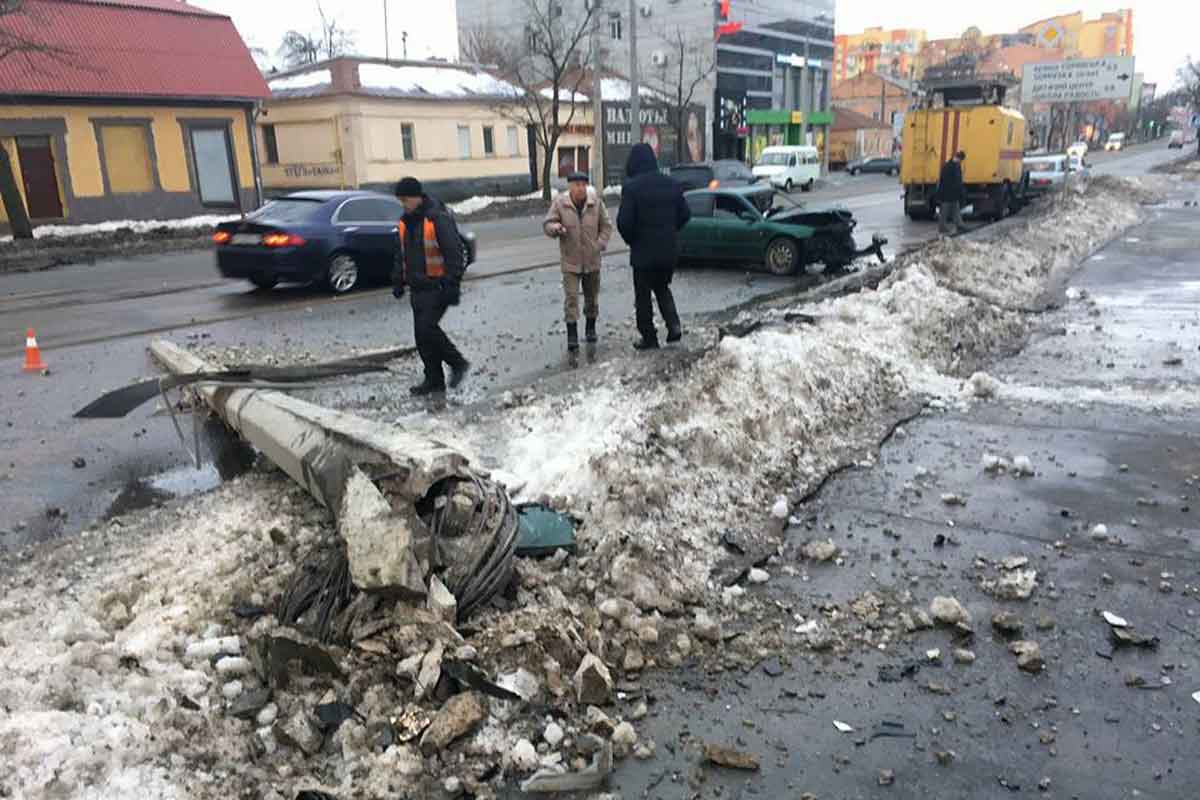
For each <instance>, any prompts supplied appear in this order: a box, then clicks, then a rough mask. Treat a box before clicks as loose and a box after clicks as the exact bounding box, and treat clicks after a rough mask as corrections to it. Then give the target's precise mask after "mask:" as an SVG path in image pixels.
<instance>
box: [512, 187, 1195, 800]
mask: <svg viewBox="0 0 1200 800" xmlns="http://www.w3.org/2000/svg"><path fill="white" fill-rule="evenodd" d="M1192 192H1193V193H1194V195H1195V196H1196V199H1200V188H1198V187H1197V185H1195V184H1193V189H1192ZM1072 285H1073V286H1077V287H1080V288H1082V289H1085V290H1086V291H1087V292H1088V293H1090V295H1091V296H1092V297H1093V298H1094V299H1095V300H1096V301H1097V303H1096V306H1095V307H1094V308H1095V311H1096V313H1093V307H1092V306H1090V305H1088V304H1086V303H1078V302H1076V303H1069V304H1066V305H1065V307H1064V308H1062V309H1061V310H1057V311H1052V312H1050V313H1048V314H1046V315H1044V317H1043V318H1042V319H1041V321H1040V324H1039V325H1038V326H1037V331H1036V332H1035V334H1034V336H1033V338H1032V341H1031V342H1030V344H1029V346H1028V347H1027V348H1026V349H1025V350H1024V351H1023V352H1022V353H1020V354H1019V355H1016V356H1014V357H1013V358H1011V359H1008V360H1005V361H1003V362H1001V363H999V364H997V365H996V366H995V367H994V368H993V370H992V373H993V374H994V375H995V376H996V377H998V378H1000V379H1001V380H1002V381H1004V382H1005V383H1006V384H1009V385H1010V386H1011V387H1024V386H1033V387H1037V390H1036V392H1035V391H1033V390H1016V389H1014V391H1015V393H1016V394H1017V396H1018V397H1022V396H1035V395H1036V396H1041V397H1044V398H1047V399H1049V400H1050V402H1038V403H1030V402H1025V401H1022V400H1020V399H1018V400H1016V401H1006V400H1000V401H996V402H991V403H986V404H981V405H977V406H975V407H974V408H973V409H972V410H971V411H969V412H962V411H930V412H928V413H926V414H924V415H922V416H920V417H919V418H917V419H916V420H914V421H911V422H910V423H908V424H906V425H904V426H903V428H902V431H901V432H900V433H897V434H895V435H893V436H892V437H891V438H890V439H889V441H888V442H887V443H886V444H885V446H884V447H883V449H882V451H881V453H880V455H879V458H878V461H877V463H875V464H874V465H872V466H868V467H856V468H853V469H851V470H850V471H848V472H846V473H843V474H842V475H840V476H838V477H836V478H834V479H833V480H831V481H830V482H829V483H828V484H827V485H826V486H825V487H824V489H823V490H822V491H821V493H820V494H819V495H818V496H817V497H816V498H815V499H813V500H812V501H810V502H809V503H807V504H805V505H804V506H803V507H801V508H800V509H798V510H797V511H796V512H795V516H796V517H798V518H799V519H802V520H804V522H803V524H800V525H796V526H794V527H793V528H791V529H789V531H788V535H787V543H786V545H785V550H784V554H783V557H782V559H781V564H777V565H774V566H769V567H768V570H769V571H771V572H772V574H773V575H774V576H775V577H773V578H772V580H771V581H770V582H769V583H768V584H766V585H765V586H763V587H752V588H751V589H750V591H751V592H756V593H765V594H766V595H767V596H768V597H769V598H770V599H771V600H774V601H776V602H777V603H779V607H781V608H783V609H785V610H786V612H787V614H785V615H784V616H783V617H782V618H781V619H780V621H779V622H780V625H782V626H786V627H788V628H791V627H792V626H793V625H794V624H795V623H794V620H793V619H792V618H791V616H790V614H792V613H798V614H801V615H803V616H804V617H805V618H809V619H812V618H817V619H821V618H822V616H821V612H820V610H819V609H820V606H821V605H822V604H823V603H826V602H835V603H845V602H847V601H850V600H853V599H856V598H859V597H860V596H862V595H863V593H864V592H867V591H872V592H874V593H876V594H877V595H879V596H881V597H885V598H890V599H894V598H897V597H901V596H903V594H904V593H905V592H909V593H911V601H910V603H909V605H911V606H913V607H920V608H928V604H929V601H930V600H931V598H932V597H933V596H936V595H950V596H954V597H957V598H958V599H960V600H961V602H962V603H963V604H964V606H965V607H966V608H967V610H968V611H969V612H970V613H971V615H972V617H973V620H974V630H975V636H974V638H973V640H969V641H964V640H961V639H959V638H958V637H956V636H955V635H953V634H952V633H951V632H950V631H948V630H946V629H935V630H929V631H924V632H920V633H917V634H914V635H912V636H908V637H904V638H902V639H900V640H899V641H898V642H893V643H892V644H891V645H889V646H888V647H887V648H886V649H883V650H880V649H875V648H867V647H859V648H857V650H851V652H849V653H846V654H841V655H832V654H826V655H821V654H817V653H813V652H811V651H809V650H808V648H806V647H801V648H797V649H796V650H795V651H793V652H791V653H785V654H784V655H783V656H782V658H781V659H780V662H781V666H782V672H781V673H779V672H778V671H777V666H776V665H775V664H772V665H771V669H772V671H775V672H776V673H777V674H775V676H774V677H772V676H771V675H768V674H767V671H766V668H765V666H766V664H765V662H764V668H756V669H752V670H749V671H742V670H732V671H723V672H704V671H701V670H700V669H698V668H697V666H696V665H694V664H693V665H691V668H690V669H685V671H684V672H683V673H682V674H680V673H670V674H668V675H665V676H654V677H648V678H646V679H644V680H643V686H644V689H645V691H646V692H648V693H649V694H650V696H651V697H652V699H653V700H654V701H655V702H653V703H652V704H651V706H650V707H651V709H652V710H651V715H650V717H648V718H647V720H645V721H643V722H640V723H638V731H639V735H640V740H641V741H643V742H645V741H647V740H652V741H653V742H654V743H655V745H656V749H657V757H656V758H654V759H652V760H650V761H647V762H638V761H635V760H632V759H630V760H628V761H626V762H623V763H622V764H619V765H618V767H617V770H616V771H615V772H614V774H613V776H612V779H611V783H610V788H611V789H613V790H616V791H618V792H620V794H621V796H623V797H645V798H656V799H658V798H661V799H662V800H674V799H675V798H693V797H697V798H701V797H702V798H800V797H806V796H809V794H806V793H810V794H811V796H813V797H816V798H819V799H820V800H830V799H834V800H860V799H861V800H866V799H867V798H887V797H894V798H912V799H913V800H916V799H917V798H922V799H924V798H954V799H955V800H957V799H958V798H971V799H972V800H983V799H984V798H987V799H989V800H990V799H992V798H1009V797H1046V798H1061V799H1064V800H1065V799H1066V798H1079V799H1080V800H1117V799H1118V798H1122V799H1123V798H1146V799H1148V800H1192V798H1195V797H1196V796H1197V788H1196V787H1197V785H1200V765H1198V764H1197V762H1196V758H1195V743H1196V740H1197V736H1198V735H1200V702H1198V701H1197V700H1195V699H1193V697H1192V694H1193V693H1194V692H1200V522H1198V520H1200V517H1198V516H1197V515H1200V421H1198V419H1197V416H1196V413H1195V411H1196V408H1197V406H1198V405H1200V400H1198V399H1197V398H1200V210H1197V209H1195V208H1187V209H1185V208H1174V209H1163V210H1158V211H1155V212H1153V213H1152V216H1151V218H1150V219H1149V220H1148V222H1147V223H1146V224H1144V225H1142V226H1140V227H1139V228H1137V229H1134V230H1132V231H1130V232H1129V233H1128V234H1127V236H1126V237H1125V238H1123V239H1121V240H1118V241H1117V242H1115V243H1113V244H1112V245H1110V246H1109V247H1107V248H1106V249H1105V250H1103V251H1102V252H1101V254H1100V255H1099V257H1097V258H1095V259H1093V260H1091V261H1090V262H1089V263H1088V264H1087V265H1086V266H1085V267H1084V269H1083V270H1082V271H1081V272H1080V273H1079V274H1077V275H1076V276H1075V277H1074V278H1073V280H1072ZM1175 359H1179V360H1180V361H1179V362H1178V363H1177V362H1176V361H1175ZM1093 392H1099V393H1101V394H1102V395H1107V396H1108V397H1109V398H1110V399H1111V398H1117V397H1131V398H1137V401H1136V402H1132V401H1131V402H1128V403H1121V404H1113V405H1097V404H1095V403H1094V402H1089V403H1087V404H1086V405H1079V404H1077V403H1074V402H1066V401H1070V400H1075V399H1078V398H1080V397H1091V396H1092V394H1091V393H1093ZM1172 398H1174V399H1175V401H1179V400H1180V398H1183V400H1182V402H1183V403H1184V406H1182V407H1180V406H1178V405H1176V406H1169V405H1160V404H1161V403H1163V402H1164V401H1168V400H1171V399H1172ZM984 453H994V454H999V455H1002V456H1006V457H1010V458H1011V457H1014V456H1016V455H1021V454H1023V455H1026V456H1028V457H1029V458H1030V459H1031V460H1032V463H1033V465H1034V468H1035V471H1036V474H1035V475H1034V476H1032V477H1025V478H1018V477H1015V476H1013V475H1011V474H1000V475H993V474H988V473H986V472H985V471H984V470H983V469H982V468H981V464H980V461H981V457H982V456H983V454H984ZM947 492H949V493H955V494H957V495H959V496H960V497H963V498H965V500H966V504H965V505H964V506H961V507H960V506H954V507H951V506H947V505H946V504H944V503H943V502H942V500H941V495H942V494H943V493H947ZM1097 524H1104V525H1106V526H1107V528H1108V538H1107V539H1105V540H1103V541H1099V540H1097V539H1096V538H1095V537H1093V536H1092V531H1093V527H1094V526H1095V525H1097ZM826 537H829V538H831V539H832V540H833V541H834V542H835V543H837V544H838V545H839V546H840V547H841V548H842V551H843V555H844V559H845V560H844V564H842V565H840V566H839V565H835V564H832V563H828V564H812V563H806V562H804V561H803V560H802V559H801V557H800V555H799V550H800V546H801V545H802V544H803V543H804V542H805V541H807V540H809V539H814V538H822V539H823V538H826ZM939 537H945V543H944V544H942V545H941V546H939V544H938V539H939ZM1011 556H1023V557H1026V558H1028V559H1029V566H1030V567H1031V568H1033V569H1036V570H1037V571H1038V581H1039V586H1038V588H1037V589H1036V591H1035V592H1034V594H1033V596H1032V598H1031V599H1029V600H1026V601H1018V600H1012V601H1002V600H997V599H994V598H992V597H991V596H989V595H987V594H985V593H984V592H983V591H982V590H981V588H980V586H979V582H980V580H981V578H983V577H994V576H995V574H996V570H995V568H994V567H992V566H981V562H979V561H978V559H980V558H983V559H987V561H988V562H990V563H991V564H994V563H996V562H998V561H1000V560H1002V559H1005V558H1008V557H1011ZM783 565H791V566H793V567H795V568H796V569H797V570H798V572H799V576H800V577H796V578H788V577H785V576H783V574H782V573H781V571H780V568H781V567H782V566H783ZM999 611H1008V612H1012V613H1013V614H1015V615H1017V617H1018V618H1019V619H1020V620H1021V621H1022V623H1023V624H1024V633H1023V634H1022V636H1021V637H1017V638H1025V639H1032V640H1034V641H1037V642H1038V643H1039V644H1040V646H1041V649H1042V653H1043V656H1044V658H1045V661H1046V667H1045V670H1044V671H1043V672H1041V673H1040V674H1037V675H1030V674H1026V673H1024V672H1021V671H1019V670H1018V668H1017V665H1016V658H1015V656H1014V655H1012V654H1011V653H1010V652H1009V651H1008V644H1009V643H1010V641H1011V640H1010V639H1007V638H1005V637H1003V636H1001V635H1000V634H998V633H997V632H995V631H994V630H993V628H992V626H991V625H990V620H991V618H992V616H993V614H995V613H997V612H999ZM1101 611H1110V612H1112V613H1115V614H1117V615H1119V616H1121V617H1124V618H1125V619H1126V620H1127V621H1128V622H1129V624H1130V625H1132V626H1134V628H1135V629H1136V630H1137V631H1138V633H1140V634H1142V635H1144V636H1156V637H1158V638H1159V640H1160V644H1159V646H1158V648H1157V649H1156V650H1145V649H1139V648H1133V647H1125V648H1114V646H1113V644H1112V642H1111V640H1110V636H1109V628H1108V626H1107V625H1106V623H1105V622H1104V621H1103V620H1102V619H1101V617H1100V612H1101ZM887 621H891V620H890V619H889V620H885V622H887ZM962 646H967V647H970V649H971V650H972V651H973V652H974V653H975V654H976V657H977V660H976V661H975V663H974V664H973V665H969V666H967V665H959V664H956V663H954V661H953V659H952V658H951V656H950V654H951V653H952V651H953V649H954V648H956V647H962ZM931 649H940V650H941V653H942V654H943V657H942V661H941V663H940V664H936V665H935V664H932V663H930V661H929V659H928V658H927V655H926V651H927V650H931ZM914 663H915V664H918V665H919V667H918V670H917V672H916V673H915V674H914V675H911V676H909V677H904V678H902V679H900V680H899V681H898V682H888V681H886V680H884V676H883V675H882V674H881V672H880V670H881V668H885V669H886V668H896V669H899V668H900V667H903V666H905V665H911V664H914ZM1133 677H1138V678H1141V679H1142V680H1143V681H1144V683H1145V685H1144V686H1143V687H1141V688H1135V687H1133V686H1130V685H1128V683H1127V681H1128V680H1129V679H1130V678H1133ZM637 699H639V698H638V697H637V696H631V697H630V698H629V699H628V700H627V701H626V702H625V703H620V704H618V706H617V707H616V708H615V709H614V710H613V711H612V712H610V713H612V714H613V716H614V717H617V716H622V715H625V716H627V715H628V714H629V712H630V709H631V708H632V707H633V705H634V703H635V702H636V701H637ZM834 720H838V721H841V722H845V723H847V724H849V725H850V726H852V727H853V728H854V731H853V732H851V733H841V732H839V731H838V730H837V729H835V727H834V725H833V721H834ZM884 723H892V724H894V725H899V726H902V727H899V728H897V727H892V728H891V729H890V730H891V731H893V732H895V731H901V732H902V733H903V734H905V736H907V737H911V738H890V737H889V738H872V735H871V734H872V733H873V732H875V731H879V730H883V728H881V726H882V725H883V724H884ZM702 742H716V743H719V744H723V745H726V746H729V747H732V748H735V749H738V750H742V751H746V752H750V753H753V754H755V755H757V756H759V757H760V758H761V760H762V769H761V771H760V772H750V773H747V772H736V771H733V770H727V769H719V768H715V767H711V766H708V767H704V766H700V765H699V761H700V759H699V755H698V754H699V750H700V746H701V743H702ZM938 753H943V754H950V753H952V755H948V756H945V758H946V759H947V760H948V763H947V764H946V765H942V764H941V763H940V762H939V759H938V756H937V754H938ZM884 770H890V771H891V772H892V773H893V774H894V783H892V784H891V785H889V786H886V787H884V786H881V785H880V783H879V778H880V774H881V771H884ZM1043 787H1044V788H1043ZM506 796H511V797H518V796H521V795H519V794H518V793H517V792H515V791H514V792H512V793H511V794H509V795H506Z"/></svg>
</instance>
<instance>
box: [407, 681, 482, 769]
mask: <svg viewBox="0 0 1200 800" xmlns="http://www.w3.org/2000/svg"><path fill="white" fill-rule="evenodd" d="M486 716H487V711H485V710H484V707H483V702H482V701H481V699H480V696H479V694H478V693H477V692H465V693H463V694H456V695H454V697H451V698H450V699H449V700H448V701H447V702H446V705H444V706H442V708H441V710H440V711H438V713H437V716H435V717H434V718H433V722H431V723H430V724H429V727H428V728H426V729H425V734H424V735H423V736H422V737H421V752H422V753H424V754H425V755H427V756H431V755H433V754H434V753H436V752H438V751H439V750H442V749H444V748H446V747H447V746H449V745H450V744H451V743H452V742H454V741H456V740H457V739H459V738H461V737H463V736H466V735H467V734H468V733H470V732H471V731H473V730H475V728H476V727H477V726H478V725H479V723H480V722H482V721H483V719H484V717H486Z"/></svg>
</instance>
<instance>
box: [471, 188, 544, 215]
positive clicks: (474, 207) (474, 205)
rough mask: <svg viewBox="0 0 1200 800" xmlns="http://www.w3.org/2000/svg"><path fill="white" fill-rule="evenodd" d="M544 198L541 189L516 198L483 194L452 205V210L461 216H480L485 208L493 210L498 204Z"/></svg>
mask: <svg viewBox="0 0 1200 800" xmlns="http://www.w3.org/2000/svg"><path fill="white" fill-rule="evenodd" d="M541 196H542V191H541V190H540V189H539V190H538V191H536V192H530V193H529V194H521V195H516V196H514V197H496V196H493V195H490V194H482V195H478V196H476V197H468V198H467V199H466V200H463V201H461V202H458V203H450V210H451V211H453V212H454V213H455V214H459V215H460V216H464V217H465V216H468V215H470V214H478V213H479V212H480V211H483V210H484V209H485V208H491V207H492V206H494V205H497V204H501V205H503V204H505V203H512V202H514V201H517V200H536V199H537V198H539V197H541Z"/></svg>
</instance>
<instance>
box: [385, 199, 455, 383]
mask: <svg viewBox="0 0 1200 800" xmlns="http://www.w3.org/2000/svg"><path fill="white" fill-rule="evenodd" d="M396 197H398V198H399V199H400V202H401V204H402V205H403V206H404V217H403V218H402V219H401V220H400V223H399V225H398V226H397V228H398V235H399V237H400V246H399V247H398V248H396V257H395V262H394V264H393V267H392V294H393V295H395V296H396V298H397V299H399V298H400V297H403V296H404V290H405V287H407V288H409V289H411V290H412V310H413V338H414V339H416V343H417V352H418V353H420V355H421V362H422V363H423V364H424V365H425V380H424V381H422V382H421V383H419V384H417V385H416V386H413V387H411V388H410V389H409V391H410V392H412V393H413V394H414V395H418V396H419V395H427V394H434V393H439V392H444V391H446V373H445V372H443V371H442V364H447V365H449V367H450V387H451V388H455V387H457V386H458V385H459V384H460V383H462V379H463V377H464V376H466V374H467V369H468V368H469V367H470V364H468V363H467V360H466V359H465V358H463V355H462V353H460V352H459V351H458V348H457V347H455V346H454V343H453V342H451V341H450V337H448V336H446V333H445V332H444V331H443V330H442V329H441V326H440V323H441V321H442V315H443V314H445V313H446V309H447V308H449V307H450V306H456V305H458V301H459V295H460V284H461V282H462V276H463V271H464V270H465V269H466V263H465V261H464V258H463V246H462V240H461V238H460V237H459V235H458V227H457V226H456V225H455V224H454V219H453V218H452V217H451V216H450V212H449V211H447V210H446V207H445V206H444V205H442V204H441V203H440V202H439V201H438V200H436V199H435V198H433V197H430V196H429V195H427V194H425V192H424V190H423V189H422V187H421V182H420V181H419V180H417V179H416V178H405V179H403V180H402V181H400V182H399V183H398V184H396Z"/></svg>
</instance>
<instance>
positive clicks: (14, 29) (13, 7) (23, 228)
mask: <svg viewBox="0 0 1200 800" xmlns="http://www.w3.org/2000/svg"><path fill="white" fill-rule="evenodd" d="M47 25H48V23H47V22H46V21H45V20H42V19H40V18H38V15H37V13H36V11H35V10H34V9H30V8H26V6H25V3H24V2H23V0H0V60H4V59H6V58H23V59H25V61H26V63H27V64H28V66H29V68H30V69H32V70H38V71H42V70H44V71H50V70H52V69H54V68H56V67H60V66H61V65H62V64H64V63H68V62H69V56H70V55H71V54H70V52H69V51H68V50H66V49H64V48H62V47H59V46H58V45H54V44H49V43H47V42H46V41H45V40H43V39H42V38H41V37H39V36H38V35H37V33H36V32H37V31H43V30H46V29H47V27H46V26H47ZM0 202H3V203H4V211H5V213H6V214H7V215H8V226H9V228H10V229H11V230H12V234H13V238H15V239H32V238H33V226H32V225H31V224H30V222H29V212H28V211H27V210H26V208H25V202H24V201H23V200H22V198H21V191H20V188H19V187H18V186H17V178H16V174H15V173H14V172H13V168H12V159H11V157H10V156H9V154H8V148H6V147H4V146H3V145H0Z"/></svg>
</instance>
